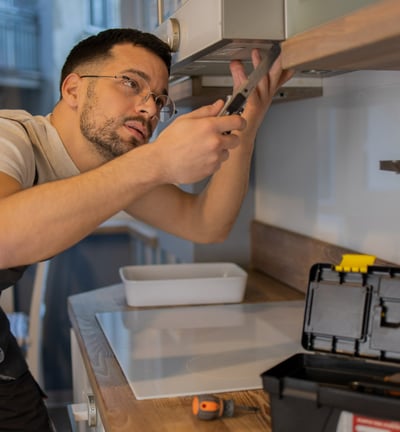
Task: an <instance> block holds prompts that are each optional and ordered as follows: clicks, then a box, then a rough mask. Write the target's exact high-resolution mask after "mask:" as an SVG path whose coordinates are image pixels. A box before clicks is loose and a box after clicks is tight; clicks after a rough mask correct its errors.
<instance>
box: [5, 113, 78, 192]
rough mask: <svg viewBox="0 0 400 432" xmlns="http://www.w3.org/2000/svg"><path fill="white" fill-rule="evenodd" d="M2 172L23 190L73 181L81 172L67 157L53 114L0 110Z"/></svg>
mask: <svg viewBox="0 0 400 432" xmlns="http://www.w3.org/2000/svg"><path fill="white" fill-rule="evenodd" d="M0 171H2V172H4V173H6V174H8V175H10V176H11V177H13V178H15V179H16V180H17V181H18V182H19V183H20V184H21V185H22V188H24V189H25V188H28V187H31V186H32V185H33V183H34V180H35V175H36V171H37V175H38V183H46V182H49V181H53V180H57V179H63V178H67V177H72V176H74V175H77V174H79V170H78V168H77V167H76V165H75V164H74V162H73V161H72V159H71V158H70V156H69V155H68V153H67V151H66V149H65V147H64V145H63V143H62V141H61V139H60V137H59V135H58V133H57V131H56V129H55V128H54V127H53V126H52V124H51V123H50V114H49V115H47V116H46V117H44V116H32V115H31V114H29V113H28V112H26V111H23V110H0Z"/></svg>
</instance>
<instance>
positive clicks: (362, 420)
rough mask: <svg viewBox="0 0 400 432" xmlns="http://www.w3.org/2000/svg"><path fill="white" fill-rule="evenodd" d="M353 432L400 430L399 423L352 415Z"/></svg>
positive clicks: (390, 431) (395, 431)
mask: <svg viewBox="0 0 400 432" xmlns="http://www.w3.org/2000/svg"><path fill="white" fill-rule="evenodd" d="M353 432H400V423H399V422H395V421H390V420H377V419H372V418H369V417H362V416H359V415H355V414H354V415H353Z"/></svg>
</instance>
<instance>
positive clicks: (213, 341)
mask: <svg viewBox="0 0 400 432" xmlns="http://www.w3.org/2000/svg"><path fill="white" fill-rule="evenodd" d="M303 313H304V302H303V301H290V302H270V303H258V304H234V305H213V306H191V307H172V308H159V309H140V310H131V311H126V312H105V313H98V314H96V317H97V320H98V322H99V324H100V326H101V328H102V330H103V332H104V334H105V336H106V338H107V340H108V342H109V344H110V346H111V348H112V350H113V352H114V354H115V356H116V358H117V359H118V362H119V364H120V366H121V368H122V370H123V372H124V374H125V376H126V378H127V380H128V382H129V384H130V386H131V388H132V390H133V392H134V394H135V396H136V398H137V399H150V398H161V397H171V396H186V395H193V394H201V393H217V392H223V391H237V390H245V389H259V388H262V381H261V378H260V374H261V373H262V372H264V371H265V370H267V369H268V368H270V367H271V366H274V365H275V364H277V363H279V362H280V361H282V360H283V359H285V358H286V357H289V356H290V355H292V354H294V353H296V352H300V351H302V348H301V345H300V340H301V329H302V323H303Z"/></svg>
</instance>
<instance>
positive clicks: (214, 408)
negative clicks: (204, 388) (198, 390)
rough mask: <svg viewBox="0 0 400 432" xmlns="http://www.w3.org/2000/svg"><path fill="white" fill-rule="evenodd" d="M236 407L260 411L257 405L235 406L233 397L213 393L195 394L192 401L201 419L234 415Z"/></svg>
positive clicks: (194, 409)
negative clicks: (226, 397) (224, 397)
mask: <svg viewBox="0 0 400 432" xmlns="http://www.w3.org/2000/svg"><path fill="white" fill-rule="evenodd" d="M235 407H236V408H238V409H241V410H245V411H251V412H257V411H259V408H257V407H252V406H244V405H236V406H235V402H234V401H233V399H221V398H219V397H217V396H214V395H211V394H204V395H199V396H195V397H194V398H193V401H192V412H193V414H194V415H195V416H196V417H197V418H198V419H200V420H214V419H216V418H220V417H233V415H234V413H235Z"/></svg>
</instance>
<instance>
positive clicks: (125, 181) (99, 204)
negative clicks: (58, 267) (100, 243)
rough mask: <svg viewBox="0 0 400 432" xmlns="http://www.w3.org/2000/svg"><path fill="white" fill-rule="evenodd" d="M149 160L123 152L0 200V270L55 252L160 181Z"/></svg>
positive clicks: (141, 155) (73, 242)
mask: <svg viewBox="0 0 400 432" xmlns="http://www.w3.org/2000/svg"><path fill="white" fill-rule="evenodd" d="M146 151H147V149H146ZM124 159H125V160H124ZM148 159H149V158H148V157H147V156H146V157H145V156H144V152H143V151H142V152H140V151H137V152H136V153H135V158H129V157H128V156H127V157H125V156H123V157H122V158H120V159H116V160H115V161H112V162H110V163H108V164H106V165H103V166H101V167H99V168H97V169H95V170H92V171H90V172H87V173H85V174H82V175H79V176H76V177H72V178H69V179H65V180H60V181H55V182H50V183H46V184H42V185H38V186H35V187H33V188H30V189H27V190H23V191H20V192H17V193H13V194H11V195H9V196H7V197H4V198H2V199H1V200H0V268H7V267H13V266H17V265H21V264H29V263H32V262H35V261H38V260H42V259H46V258H49V257H50V256H54V255H55V254H57V253H59V252H61V251H63V250H65V249H66V248H68V247H70V246H72V245H73V244H75V243H77V242H78V241H79V240H81V239H82V238H84V237H85V236H87V235H88V234H90V233H91V232H92V231H93V230H94V229H95V228H96V227H97V226H98V225H99V224H100V223H101V222H103V221H104V220H106V219H108V218H109V217H110V216H112V215H113V214H115V213H116V212H118V211H119V210H121V209H123V208H124V207H126V205H127V204H128V203H129V202H131V201H133V200H135V199H137V198H138V197H140V196H141V195H142V194H144V193H146V192H147V191H148V190H149V189H151V188H152V187H154V184H156V183H157V182H159V178H158V177H157V176H156V175H155V174H154V170H153V169H152V167H151V166H148V165H149V164H148V163H146V161H148ZM127 165H129V167H130V169H129V170H128V169H127ZM131 170H135V171H136V173H137V174H138V175H135V176H132V174H131V173H132V171H131Z"/></svg>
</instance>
